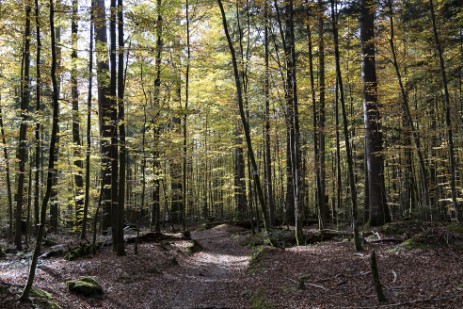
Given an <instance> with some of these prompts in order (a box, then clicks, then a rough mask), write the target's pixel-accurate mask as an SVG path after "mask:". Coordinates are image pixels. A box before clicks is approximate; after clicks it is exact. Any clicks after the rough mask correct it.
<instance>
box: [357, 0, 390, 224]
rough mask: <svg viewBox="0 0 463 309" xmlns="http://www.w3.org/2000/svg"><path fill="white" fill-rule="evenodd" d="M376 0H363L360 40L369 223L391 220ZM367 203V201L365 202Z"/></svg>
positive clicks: (381, 222)
mask: <svg viewBox="0 0 463 309" xmlns="http://www.w3.org/2000/svg"><path fill="white" fill-rule="evenodd" d="M374 21H375V11H374V1H373V0H362V6H361V13H360V41H361V45H362V64H363V65H362V73H363V74H362V77H363V104H364V124H365V143H366V155H367V166H368V187H369V201H368V202H369V203H368V207H369V210H370V214H369V224H370V225H371V226H377V225H382V224H384V223H386V222H389V221H390V220H391V219H390V215H389V211H388V208H387V203H386V192H385V191H386V189H385V184H384V155H383V134H382V131H381V114H380V111H379V102H378V87H377V79H376V67H375V64H376V62H375V43H374V38H375V35H374ZM365 207H366V205H365Z"/></svg>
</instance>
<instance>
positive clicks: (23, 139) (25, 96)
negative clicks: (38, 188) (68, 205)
mask: <svg viewBox="0 0 463 309" xmlns="http://www.w3.org/2000/svg"><path fill="white" fill-rule="evenodd" d="M31 11H32V8H31V4H30V2H29V1H26V4H25V14H26V15H25V18H26V22H25V26H24V36H23V37H24V50H23V70H22V72H21V124H20V126H19V141H18V152H17V155H16V160H17V161H18V165H19V166H18V180H17V190H16V220H15V221H16V228H15V239H14V241H15V245H16V249H18V250H21V249H22V237H21V235H22V230H21V221H22V212H23V201H24V181H25V173H26V165H27V160H28V151H27V148H28V147H27V127H28V125H27V120H28V116H27V111H28V109H29V100H30V97H29V96H30V74H29V71H30V44H31V43H30V42H31Z"/></svg>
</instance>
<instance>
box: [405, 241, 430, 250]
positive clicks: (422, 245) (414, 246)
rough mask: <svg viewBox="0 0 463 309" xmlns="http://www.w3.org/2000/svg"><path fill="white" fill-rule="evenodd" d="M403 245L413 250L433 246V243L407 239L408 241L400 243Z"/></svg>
mask: <svg viewBox="0 0 463 309" xmlns="http://www.w3.org/2000/svg"><path fill="white" fill-rule="evenodd" d="M400 245H401V246H402V247H404V248H405V249H408V250H413V249H423V250H424V249H430V248H432V247H433V246H432V245H431V244H426V243H423V242H420V241H418V240H417V239H413V238H411V239H407V240H406V241H404V242H402V243H401V244H400Z"/></svg>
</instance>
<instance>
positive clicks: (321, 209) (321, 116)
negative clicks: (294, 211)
mask: <svg viewBox="0 0 463 309" xmlns="http://www.w3.org/2000/svg"><path fill="white" fill-rule="evenodd" d="M324 12H325V5H324V1H323V0H318V12H317V13H318V67H319V69H318V81H319V82H318V87H319V91H320V97H319V108H318V132H319V133H318V134H319V139H318V142H319V146H318V162H317V165H318V166H317V168H318V170H319V175H318V177H320V180H319V181H317V183H319V184H320V189H318V193H319V196H318V213H319V227H320V229H323V228H324V227H325V224H326V223H327V221H328V208H327V205H326V198H325V195H326V190H325V187H326V185H325V183H326V172H325V143H326V142H325V140H326V138H325V135H326V134H325V132H326V128H325V126H326V123H325V118H326V117H325V94H326V91H325V90H326V81H325V40H324V35H323V34H324V31H325V30H324V22H325V21H324V16H325V13H324Z"/></svg>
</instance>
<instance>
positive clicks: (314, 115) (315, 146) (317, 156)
mask: <svg viewBox="0 0 463 309" xmlns="http://www.w3.org/2000/svg"><path fill="white" fill-rule="evenodd" d="M310 14H311V12H310V11H309V10H307V16H310ZM306 29H307V41H308V49H309V76H310V89H311V91H310V94H311V95H310V97H311V102H312V126H313V151H314V161H315V163H314V165H315V184H316V185H315V189H316V201H317V205H318V212H319V213H320V207H319V205H320V203H319V202H318V201H319V200H320V199H322V184H321V177H320V164H319V162H320V151H319V147H320V144H319V142H318V135H319V129H318V108H317V99H316V91H315V73H314V65H313V58H314V57H313V43H312V30H311V27H310V21H309V20H308V21H307V24H306ZM319 226H320V227H321V224H320V225H319Z"/></svg>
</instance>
